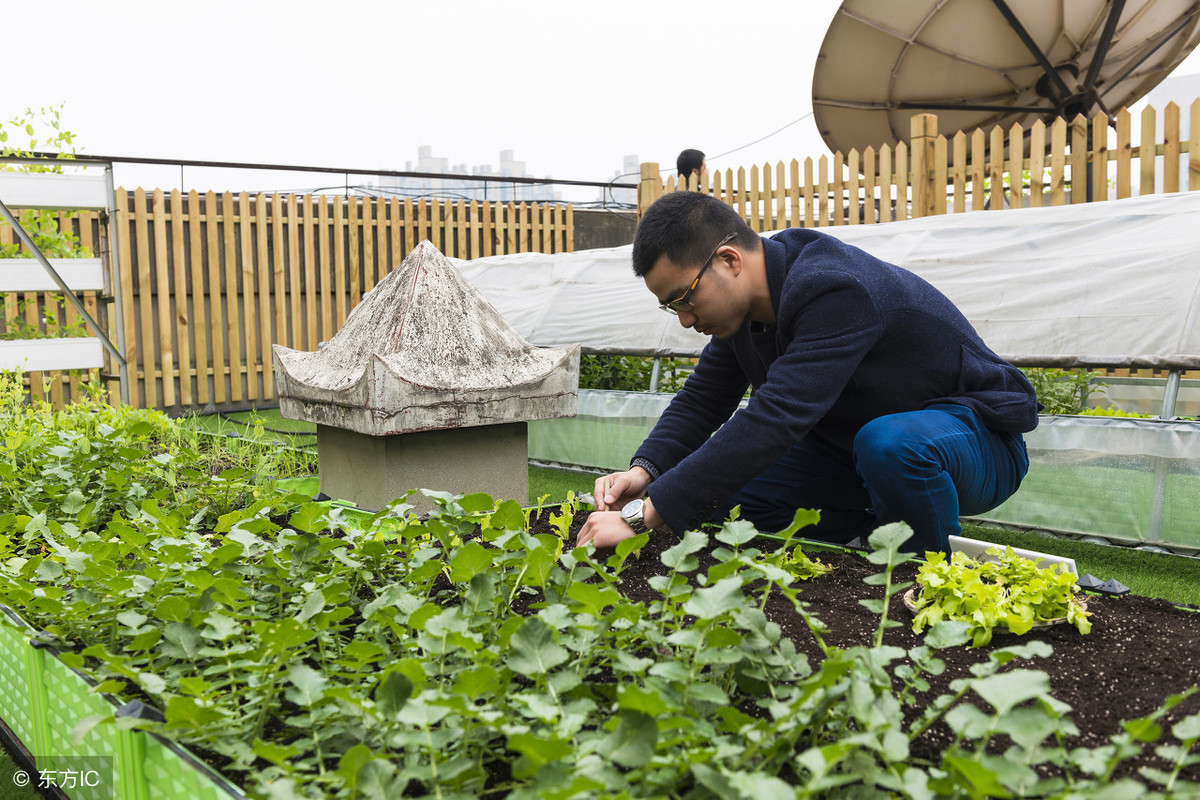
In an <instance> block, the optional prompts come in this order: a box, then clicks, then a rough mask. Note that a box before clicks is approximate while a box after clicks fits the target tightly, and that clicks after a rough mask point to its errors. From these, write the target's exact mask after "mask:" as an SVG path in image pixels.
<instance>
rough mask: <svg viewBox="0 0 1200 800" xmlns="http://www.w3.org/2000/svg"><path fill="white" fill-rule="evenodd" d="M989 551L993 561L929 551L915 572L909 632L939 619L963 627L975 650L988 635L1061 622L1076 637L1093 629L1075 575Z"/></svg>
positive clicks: (1010, 551) (1006, 551)
mask: <svg viewBox="0 0 1200 800" xmlns="http://www.w3.org/2000/svg"><path fill="white" fill-rule="evenodd" d="M988 553H989V554H990V555H992V556H994V557H995V558H996V559H997V560H996V561H977V560H975V559H972V558H970V557H968V556H966V555H965V554H963V553H952V554H951V556H950V558H949V559H947V558H946V556H945V554H944V553H930V554H929V556H928V560H927V561H926V562H925V563H924V564H922V565H921V567H920V568H919V569H918V570H917V583H918V584H919V585H920V587H921V591H920V593H919V594H918V595H917V596H916V597H915V599H914V605H915V606H916V616H915V618H914V619H913V631H914V632H916V633H920V632H921V631H922V630H924V629H925V628H926V627H929V626H930V625H933V624H936V623H938V622H941V621H943V620H956V621H960V622H963V623H965V624H966V625H967V626H968V630H969V633H970V636H971V643H972V645H973V646H975V647H979V646H981V645H985V644H987V643H988V642H990V641H991V640H992V632H993V631H994V630H995V629H996V628H997V627H1001V628H1005V629H1007V630H1008V631H1009V632H1010V633H1015V634H1018V635H1020V634H1024V633H1028V632H1029V631H1030V630H1031V629H1032V628H1033V627H1034V626H1035V625H1037V624H1039V623H1047V622H1051V621H1058V620H1065V621H1066V622H1069V623H1070V624H1072V625H1074V626H1075V627H1076V628H1077V629H1078V630H1079V632H1080V633H1088V632H1089V631H1091V629H1092V625H1091V622H1090V621H1089V620H1088V613H1087V610H1086V608H1085V606H1084V604H1083V603H1082V602H1080V600H1079V599H1078V598H1077V597H1076V594H1075V593H1076V591H1077V587H1076V584H1075V576H1074V575H1072V574H1070V573H1068V572H1061V571H1059V570H1056V569H1052V568H1043V567H1039V566H1038V565H1037V564H1036V563H1035V562H1033V561H1031V560H1029V559H1027V558H1022V557H1021V556H1018V555H1016V554H1015V553H1014V552H1013V549H1012V548H1011V547H1007V548H1005V549H1004V551H1003V552H1001V551H1000V550H999V548H992V549H991V550H989V551H988Z"/></svg>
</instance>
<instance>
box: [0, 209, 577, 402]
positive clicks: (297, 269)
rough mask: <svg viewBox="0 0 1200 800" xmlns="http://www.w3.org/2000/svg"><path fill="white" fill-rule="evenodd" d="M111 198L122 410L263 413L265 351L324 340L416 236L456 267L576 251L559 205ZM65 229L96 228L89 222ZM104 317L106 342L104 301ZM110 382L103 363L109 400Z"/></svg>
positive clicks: (27, 309) (38, 388) (38, 381)
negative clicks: (123, 365)
mask: <svg viewBox="0 0 1200 800" xmlns="http://www.w3.org/2000/svg"><path fill="white" fill-rule="evenodd" d="M116 197H117V203H116V209H117V210H116V214H117V225H116V237H115V241H114V242H113V243H112V247H113V254H114V256H115V262H116V264H117V269H118V272H119V280H118V281H117V285H119V287H120V294H119V296H118V297H116V298H114V300H115V302H117V303H120V304H121V308H122V310H123V314H122V317H123V331H122V332H123V334H124V337H123V338H124V344H125V355H126V359H127V362H128V380H129V403H130V404H131V405H134V406H137V407H142V408H159V409H164V410H172V411H183V410H188V409H199V408H206V407H207V408H216V409H221V408H239V407H246V406H250V405H255V404H270V403H271V402H272V401H273V399H274V397H275V387H274V376H273V373H272V364H271V346H272V345H273V344H275V343H279V344H283V345H286V346H288V347H293V348H296V349H304V350H313V349H315V348H316V347H317V343H318V342H321V341H325V340H328V339H329V338H330V337H331V336H333V334H334V333H336V332H337V331H338V330H340V329H341V327H342V325H343V324H344V323H345V320H346V316H347V314H348V313H349V312H350V310H351V309H353V308H354V306H355V305H356V304H357V303H358V302H359V300H361V299H362V297H363V295H364V294H365V293H366V292H368V291H369V290H370V289H371V288H372V287H373V286H375V284H376V283H378V282H379V281H380V280H382V279H383V277H384V276H386V275H387V274H388V273H389V272H390V271H391V270H392V269H393V268H395V267H396V266H397V265H398V264H399V263H400V262H401V261H402V260H403V259H404V257H405V255H407V254H408V252H409V251H410V250H412V248H413V247H415V246H416V245H417V244H418V243H419V242H421V241H422V240H426V239H428V240H429V241H431V242H432V243H433V244H434V245H436V246H437V247H438V249H439V250H441V251H442V252H443V253H445V254H446V255H448V256H453V257H457V258H463V259H471V258H478V257H482V256H490V255H502V254H506V253H517V252H547V253H555V252H566V251H570V250H571V249H572V248H573V246H574V228H573V214H572V209H571V207H570V206H567V205H560V204H527V203H490V202H478V201H463V200H459V201H435V200H413V199H404V200H401V199H399V198H379V199H375V198H363V197H348V198H347V197H333V196H328V195H302V196H297V195H278V194H276V195H265V194H248V193H241V194H236V195H235V194H231V193H228V192H226V193H224V194H220V195H218V194H215V193H213V192H209V193H207V194H204V195H200V194H198V193H197V192H194V191H193V192H190V193H188V194H187V195H183V194H181V193H180V192H178V191H173V192H170V193H164V192H163V191H162V190H158V189H156V190H153V191H151V192H149V193H147V192H146V191H144V190H142V189H137V190H135V191H133V192H127V191H126V190H124V189H117V190H116ZM64 224H72V223H71V222H70V221H64ZM74 224H75V225H77V226H78V227H80V228H82V229H85V230H88V231H91V230H92V229H93V228H94V227H95V222H94V220H91V219H84V220H78V221H75V222H74ZM0 235H3V234H0ZM0 241H4V240H2V239H0ZM83 243H84V244H90V241H84V242H83ZM44 302H45V300H44V297H43V298H41V299H39V298H37V297H36V296H35V297H30V298H27V302H25V303H23V304H21V305H22V306H23V307H22V308H20V309H19V310H20V313H23V314H24V315H26V317H27V318H28V319H37V315H39V314H41V313H42V310H43V309H44V305H42V306H39V305H38V303H43V304H44ZM93 302H94V299H93ZM4 310H5V314H6V319H11V318H12V317H13V316H14V315H15V314H17V313H18V299H16V298H11V299H10V298H6V302H5V309H4ZM102 316H104V318H105V320H106V321H107V324H108V330H109V331H110V338H113V339H114V341H115V338H116V337H115V335H114V333H115V330H116V323H115V315H114V314H113V313H112V309H111V304H110V308H109V313H108V314H107V315H102ZM69 319H70V317H69V315H68V316H64V317H63V321H64V322H66V321H68V320H69ZM43 327H44V328H45V327H47V326H45V324H44V323H43ZM55 327H56V326H55V325H50V326H48V330H49V332H51V333H53V331H54V329H55ZM115 374H116V369H115V367H112V366H111V365H110V368H109V369H108V370H106V376H107V377H108V384H107V385H108V388H109V394H110V396H111V397H114V398H115V397H117V396H118V394H117V391H116V388H117V387H116V382H115V379H114V377H113V376H115ZM29 379H30V390H31V392H32V393H33V394H34V395H35V396H45V397H46V399H48V400H51V401H52V402H54V403H55V405H61V404H62V403H63V402H64V401H67V400H70V399H72V398H75V397H78V396H79V395H78V390H77V388H76V387H77V384H78V382H79V380H80V378H79V376H77V375H74V376H71V375H66V374H60V373H45V374H44V375H43V374H39V373H31V374H30V376H29ZM85 380H86V378H85ZM43 381H45V382H46V383H47V384H48V385H49V387H50V388H49V390H48V392H46V393H43V391H42V384H43ZM72 382H74V383H72ZM64 389H65V391H64Z"/></svg>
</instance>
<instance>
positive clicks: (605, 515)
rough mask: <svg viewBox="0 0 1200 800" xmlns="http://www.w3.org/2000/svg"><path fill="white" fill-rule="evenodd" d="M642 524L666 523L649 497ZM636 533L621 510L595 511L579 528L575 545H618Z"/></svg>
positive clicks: (656, 524)
mask: <svg viewBox="0 0 1200 800" xmlns="http://www.w3.org/2000/svg"><path fill="white" fill-rule="evenodd" d="M599 483H600V482H599V481H597V482H596V484H597V486H599ZM622 505H624V503H622ZM642 524H643V525H645V526H646V527H647V528H648V529H650V530H653V529H654V528H658V527H661V526H662V525H664V524H665V522H664V520H663V518H662V517H660V516H659V515H658V512H657V511H655V510H654V503H652V502H651V501H650V498H649V497H647V498H646V503H645V505H643V506H642ZM634 535H636V534H635V533H634V532H633V528H631V527H629V523H628V522H626V521H625V520H623V519H621V512H620V511H593V512H592V513H591V514H588V518H587V521H586V522H584V523H583V527H582V528H580V529H579V535H578V536H577V537H576V538H575V546H576V547H582V546H583V545H585V544H587V543H588V542H591V543H592V544H594V545H596V547H616V546H617V543H618V542H620V541H622V540H624V539H628V538H629V537H630V536H634Z"/></svg>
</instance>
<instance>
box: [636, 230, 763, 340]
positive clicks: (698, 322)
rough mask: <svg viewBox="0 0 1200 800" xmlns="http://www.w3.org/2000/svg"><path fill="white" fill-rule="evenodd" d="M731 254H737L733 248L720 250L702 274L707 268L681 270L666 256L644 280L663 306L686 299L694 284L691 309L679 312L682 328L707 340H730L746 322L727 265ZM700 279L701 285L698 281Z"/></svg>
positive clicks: (690, 297) (721, 248) (659, 260)
mask: <svg viewBox="0 0 1200 800" xmlns="http://www.w3.org/2000/svg"><path fill="white" fill-rule="evenodd" d="M730 252H734V253H736V251H733V248H732V247H726V246H722V247H718V248H717V251H716V252H715V253H714V254H713V257H712V260H711V261H710V262H708V264H707V268H706V269H704V270H703V274H701V269H702V268H703V267H704V265H701V266H700V267H691V268H684V267H680V266H679V265H678V264H676V263H675V262H673V261H671V259H670V258H668V257H667V255H666V254H665V253H664V254H663V255H661V256H659V258H658V260H657V261H655V262H654V266H653V267H651V268H650V271H649V272H647V273H646V276H645V277H644V278H643V280H644V281H645V283H646V288H647V289H649V290H650V292H651V293H652V294H653V295H654V296H655V297H656V298H658V302H659V303H660V304H664V303H671V302H672V301H676V300H678V299H679V298H681V297H684V295H685V294H687V293H688V290H689V288H690V287H692V285H693V283H695V288H694V289H692V290H691V293H690V294H687V297H686V300H687V303H688V304H689V305H690V308H689V309H687V310H683V309H679V310H677V312H676V313H677V314H678V315H679V324H680V325H682V326H683V327H685V328H692V329H693V330H695V331H697V332H699V333H703V334H704V335H706V336H716V337H717V338H718V339H728V338H730V337H732V336H733V335H734V334H735V333H737V331H738V329H739V328H741V326H742V323H743V322H745V320H746V311H745V310H743V309H741V308H740V307H739V303H738V296H739V295H738V292H737V288H738V287H737V285H736V282H735V281H734V280H733V276H732V275H731V271H730V267H729V263H728V261H729V256H730ZM697 276H699V278H700V279H699V281H696V278H697Z"/></svg>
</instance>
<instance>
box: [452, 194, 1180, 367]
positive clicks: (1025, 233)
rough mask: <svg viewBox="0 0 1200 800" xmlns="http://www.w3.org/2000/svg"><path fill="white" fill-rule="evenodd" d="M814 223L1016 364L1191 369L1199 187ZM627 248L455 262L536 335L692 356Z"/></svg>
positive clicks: (601, 348)
mask: <svg viewBox="0 0 1200 800" xmlns="http://www.w3.org/2000/svg"><path fill="white" fill-rule="evenodd" d="M821 230H822V231H823V232H825V233H828V234H831V235H833V236H837V237H838V238H839V239H842V240H843V241H846V242H848V243H851V244H854V245H856V246H858V247H861V248H863V249H864V250H866V251H867V252H869V253H871V254H873V255H875V256H877V257H879V258H881V259H883V260H884V261H889V262H891V263H894V264H898V265H900V266H903V267H905V268H907V269H910V270H912V271H913V272H916V273H917V274H919V275H921V276H922V277H924V278H925V279H926V280H928V281H930V282H931V283H933V284H934V285H935V286H937V287H938V288H939V289H941V290H942V291H943V292H945V293H946V294H947V295H948V296H949V297H950V298H951V299H952V300H953V301H954V302H955V303H957V304H958V306H959V308H961V309H962V310H963V313H964V314H966V316H967V318H968V319H969V320H971V322H972V323H973V324H974V325H975V327H976V329H977V330H978V331H979V333H980V335H981V336H982V337H983V339H984V341H985V342H987V343H988V344H989V345H990V346H991V347H992V349H993V350H995V351H996V352H998V353H1000V354H1001V355H1002V356H1004V357H1006V358H1008V359H1009V360H1010V361H1012V362H1014V363H1016V364H1018V365H1020V366H1056V367H1084V366H1088V367H1100V366H1110V367H1122V366H1150V367H1177V368H1185V369H1196V368H1200V327H1198V324H1197V315H1198V314H1200V192H1188V193H1180V194H1168V195H1148V196H1145V197H1137V198H1129V199H1125V200H1113V201H1108V202H1099V203H1080V204H1077V205H1071V206H1056V207H1052V208H1026V209H1012V210H1005V211H1003V212H972V213H966V214H947V215H942V216H936V217H926V218H922V219H915V220H906V221H902V222H892V223H886V224H874V225H848V226H841V227H830V228H822V229H821ZM631 250H632V248H631V246H625V247H616V248H609V249H603V250H587V251H581V252H578V253H562V254H554V255H542V254H536V253H533V254H520V255H511V256H495V257H490V258H482V259H476V260H474V261H455V264H456V266H458V267H459V268H460V269H461V270H462V271H463V273H464V274H465V275H466V277H467V278H468V280H470V281H471V283H473V284H474V285H475V286H476V287H477V288H478V289H479V290H480V291H481V292H483V294H484V296H485V297H487V299H488V300H490V301H491V302H492V303H493V304H494V305H495V306H496V307H497V309H498V310H499V311H500V313H501V314H502V315H504V317H505V318H506V319H507V320H508V321H509V323H510V324H512V325H513V327H515V328H516V329H517V330H518V331H519V332H520V333H521V335H522V336H524V337H525V339H526V340H528V341H530V342H532V343H534V344H537V345H544V346H549V345H564V344H571V343H575V342H579V343H581V344H583V346H584V349H585V350H587V351H589V352H602V353H603V352H607V353H629V354H638V355H655V356H657V355H680V356H693V355H697V354H699V352H700V350H701V349H702V348H703V347H704V344H705V343H706V342H707V338H706V337H704V336H701V335H699V334H697V333H694V332H693V331H690V330H686V329H684V328H682V327H681V326H680V325H679V323H678V321H677V320H676V318H675V317H672V316H670V315H668V314H663V313H661V312H660V311H658V310H657V308H656V302H655V299H654V297H653V295H651V294H650V292H648V291H647V290H646V289H645V287H644V285H643V284H642V281H641V280H639V279H637V278H636V277H635V276H634V275H633V272H632V269H631V267H630V264H631V261H630V254H631Z"/></svg>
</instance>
